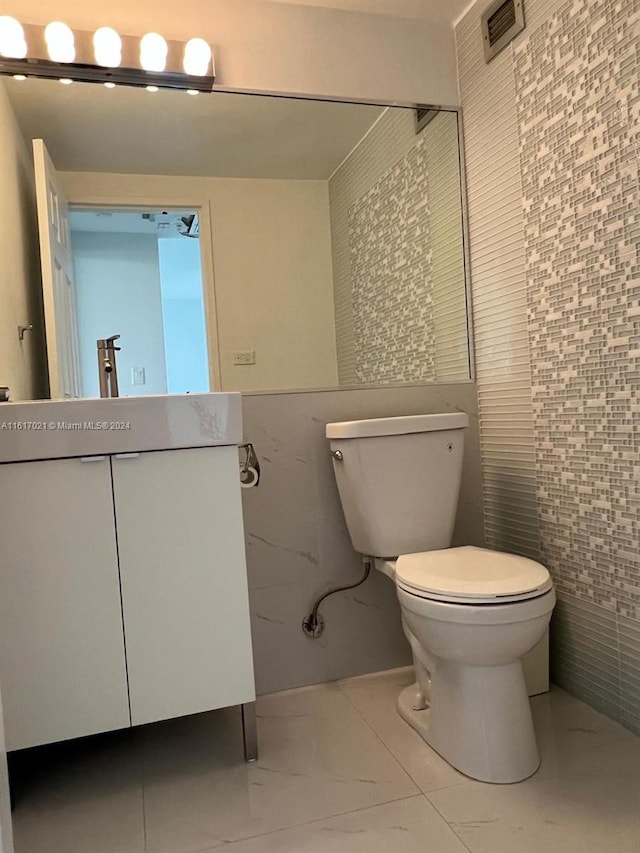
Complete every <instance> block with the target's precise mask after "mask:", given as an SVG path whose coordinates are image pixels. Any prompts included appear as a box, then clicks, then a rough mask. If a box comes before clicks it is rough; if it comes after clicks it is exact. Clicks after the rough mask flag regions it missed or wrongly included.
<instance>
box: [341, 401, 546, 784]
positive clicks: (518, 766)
mask: <svg viewBox="0 0 640 853" xmlns="http://www.w3.org/2000/svg"><path fill="white" fill-rule="evenodd" d="M467 424H468V418H467V416H466V415H464V414H462V413H453V414H442V415H418V416H409V417H398V418H379V419H372V420H365V421H348V422H344V423H334V424H327V438H329V439H330V443H331V455H332V458H333V466H334V472H335V475H336V481H337V484H338V492H339V494H340V500H341V503H342V507H343V510H344V514H345V519H346V522H347V527H348V529H349V533H350V535H351V541H352V543H353V546H354V548H355V549H356V551H359V552H360V553H361V554H364V555H366V556H368V557H372V558H373V562H374V565H375V566H376V568H377V569H379V570H380V571H382V572H384V573H385V574H386V575H388V576H389V577H390V578H391V579H392V580H393V582H394V583H395V586H396V592H397V597H398V600H399V603H400V609H401V613H402V624H403V628H404V631H405V635H406V637H407V639H408V641H409V643H410V645H411V650H412V653H413V659H414V666H415V671H416V683H415V685H412V686H411V687H408V688H406V689H405V690H404V691H403V692H402V693H401V694H400V697H399V699H398V711H399V713H400V714H401V716H402V717H403V719H404V720H405V721H406V722H407V723H409V725H411V726H412V727H413V728H414V729H415V730H416V731H417V732H418V733H419V734H420V735H421V736H422V737H423V738H424V740H425V741H426V742H427V743H428V744H429V745H430V746H432V747H433V749H434V750H436V752H438V753H439V754H440V755H441V756H442V757H443V758H444V759H445V760H446V761H448V762H449V763H450V764H451V765H452V766H453V767H455V768H457V769H458V770H460V771H461V772H462V773H465V774H466V775H467V776H470V777H472V778H473V779H478V780H480V781H484V782H495V783H509V782H518V781H521V780H522V779H526V778H527V777H528V776H531V775H532V774H533V773H535V771H536V770H537V768H538V766H539V763H540V759H539V755H538V748H537V744H536V738H535V732H534V728H533V721H532V718H531V709H530V704H529V697H528V693H527V689H526V685H525V680H524V673H523V669H522V658H523V656H524V655H525V654H527V652H529V651H530V650H531V649H532V648H533V647H534V646H535V645H536V644H537V643H538V641H539V640H540V639H541V638H542V636H543V634H544V633H545V631H546V629H547V626H548V624H549V620H550V618H551V612H552V610H553V607H554V605H555V593H554V590H553V585H552V582H551V578H550V576H549V573H548V571H547V569H546V568H545V567H544V566H542V565H541V564H540V563H537V562H535V561H534V560H529V559H527V558H524V557H520V556H517V555H514V554H504V553H500V552H495V551H489V550H487V549H485V548H477V547H473V546H466V547H460V548H451V547H449V546H450V544H451V538H452V534H453V526H454V522H455V514H456V507H457V501H458V492H459V487H460V479H461V476H462V448H463V441H462V436H463V430H464V428H465V427H466V426H467ZM393 554H395V555H398V554H399V555H400V556H398V557H396V558H394V557H389V556H388V555H393Z"/></svg>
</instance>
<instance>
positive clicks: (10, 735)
mask: <svg viewBox="0 0 640 853" xmlns="http://www.w3.org/2000/svg"><path fill="white" fill-rule="evenodd" d="M90 459H92V460H93V461H81V460H80V459H58V460H53V461H44V462H21V463H15V464H8V465H0V545H1V547H2V550H1V551H0V554H1V556H0V565H1V570H0V684H1V686H2V701H3V705H4V719H5V728H6V736H7V748H8V749H21V748H23V747H27V746H34V745H36V744H42V743H49V742H52V741H58V740H66V739H67V738H73V737H80V736H82V735H88V734H94V733H96V732H102V731H108V730H110V729H118V728H123V727H125V726H129V725H130V724H131V723H130V717H129V703H128V696H127V678H126V667H125V660H124V643H123V635H122V609H121V603H120V586H119V580H118V561H117V553H116V541H115V527H114V518H113V497H112V493H111V472H110V467H109V460H108V458H107V457H93V458H91V457H90Z"/></svg>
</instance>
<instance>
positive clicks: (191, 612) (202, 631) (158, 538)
mask: <svg viewBox="0 0 640 853" xmlns="http://www.w3.org/2000/svg"><path fill="white" fill-rule="evenodd" d="M112 468H113V492H114V497H115V507H116V525H117V529H118V553H119V555H120V580H121V584H122V606H123V611H124V631H125V643H126V647H127V668H128V672H129V696H130V701H131V721H132V723H133V725H134V726H135V725H139V724H141V723H150V722H153V721H155V720H163V719H169V718H171V717H180V716H183V715H184V714H195V713H198V712H200V711H209V710H211V709H213V708H224V707H227V706H229V705H240V704H241V703H243V702H252V701H253V700H254V699H255V688H254V680H253V658H252V652H251V626H250V623H249V597H248V590H247V570H246V563H245V554H244V531H243V524H242V506H241V501H240V482H239V478H238V451H237V449H236V448H235V447H204V448H194V449H191V450H167V451H160V452H153V453H141V454H140V455H139V456H137V457H132V456H131V454H129V455H128V456H127V457H126V458H118V457H117V456H115V457H113V459H112Z"/></svg>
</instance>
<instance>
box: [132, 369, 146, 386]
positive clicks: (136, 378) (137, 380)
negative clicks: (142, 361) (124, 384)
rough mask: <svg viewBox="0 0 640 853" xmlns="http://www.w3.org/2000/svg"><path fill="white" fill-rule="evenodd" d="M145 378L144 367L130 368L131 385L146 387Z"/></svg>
mask: <svg viewBox="0 0 640 853" xmlns="http://www.w3.org/2000/svg"><path fill="white" fill-rule="evenodd" d="M146 382H147V380H146V377H145V371H144V367H132V368H131V384H132V385H146Z"/></svg>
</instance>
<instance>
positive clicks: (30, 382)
mask: <svg viewBox="0 0 640 853" xmlns="http://www.w3.org/2000/svg"><path fill="white" fill-rule="evenodd" d="M0 188H1V191H0V258H1V261H0V385H8V386H9V387H10V388H11V398H12V399H13V400H30V399H32V398H34V397H43V396H44V395H45V393H46V387H47V378H46V377H47V374H46V368H45V363H44V353H43V350H44V346H43V340H44V338H43V335H44V331H43V325H42V323H43V321H42V291H41V289H40V267H39V263H40V256H39V250H38V229H37V221H36V217H35V190H34V185H33V164H32V162H31V156H30V152H29V151H28V149H27V147H26V145H25V142H24V140H23V138H22V136H21V135H20V131H19V130H18V126H17V124H16V121H15V117H14V114H13V110H12V108H11V105H10V103H9V100H8V98H7V95H6V92H5V89H4V86H3V84H2V81H0ZM29 323H33V325H34V331H33V332H27V334H26V335H25V338H24V340H23V341H22V342H21V341H19V339H18V326H19V325H22V326H24V325H28V324H29Z"/></svg>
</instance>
